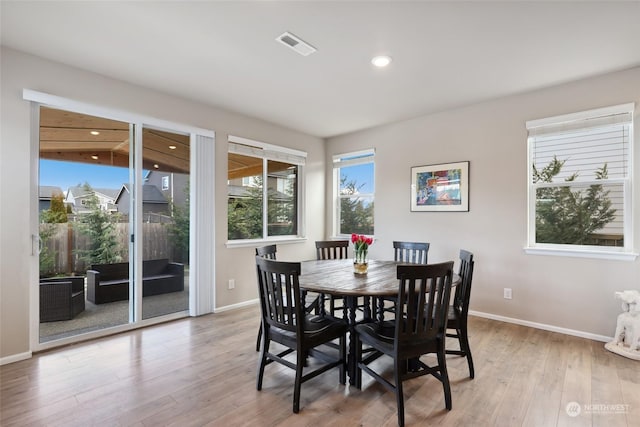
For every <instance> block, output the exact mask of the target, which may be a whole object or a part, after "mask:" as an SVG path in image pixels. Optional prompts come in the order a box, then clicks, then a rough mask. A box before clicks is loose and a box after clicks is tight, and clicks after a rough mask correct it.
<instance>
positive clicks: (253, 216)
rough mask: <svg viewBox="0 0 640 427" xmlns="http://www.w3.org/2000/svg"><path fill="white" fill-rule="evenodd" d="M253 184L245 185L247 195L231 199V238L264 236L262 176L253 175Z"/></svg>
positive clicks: (228, 206) (228, 214) (257, 237)
mask: <svg viewBox="0 0 640 427" xmlns="http://www.w3.org/2000/svg"><path fill="white" fill-rule="evenodd" d="M253 181H254V182H253V185H252V186H249V187H244V191H245V192H246V195H243V197H237V198H233V199H229V203H228V205H227V218H228V228H229V229H228V231H227V234H228V237H229V240H237V239H259V238H261V237H262V177H259V176H255V177H253Z"/></svg>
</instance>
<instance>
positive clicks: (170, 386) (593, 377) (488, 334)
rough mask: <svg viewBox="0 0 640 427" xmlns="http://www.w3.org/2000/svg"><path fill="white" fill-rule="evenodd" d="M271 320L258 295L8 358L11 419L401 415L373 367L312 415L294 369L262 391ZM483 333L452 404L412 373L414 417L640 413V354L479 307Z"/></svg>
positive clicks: (614, 419) (320, 420) (110, 421)
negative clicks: (261, 364) (262, 355)
mask: <svg viewBox="0 0 640 427" xmlns="http://www.w3.org/2000/svg"><path fill="white" fill-rule="evenodd" d="M258 319H259V312H258V307H257V306H256V307H250V308H245V309H241V310H236V311H232V312H225V313H221V314H212V315H207V316H202V317H198V318H190V319H183V320H178V321H174V322H171V323H165V324H161V325H156V326H152V327H148V328H145V329H140V330H136V331H133V332H127V333H123V334H119V335H115V336H111V337H106V338H102V339H98V340H94V341H89V342H86V343H81V344H76V345H72V346H68V347H64V348H60V349H57V350H52V351H49V352H43V353H40V354H36V355H34V357H33V358H32V359H29V360H25V361H21V362H17V363H13V364H10V365H5V366H2V367H0V425H2V426H6V427H9V426H21V427H24V426H65V427H68V426H89V425H95V426H174V425H175V426H181V427H182V426H395V425H397V418H396V404H395V399H394V397H393V395H392V394H391V393H388V392H386V390H385V389H384V388H383V387H382V386H380V385H379V384H377V383H376V382H374V381H373V380H372V379H371V378H370V377H369V376H367V375H366V374H364V375H363V388H362V390H361V391H360V390H357V389H355V388H349V386H341V385H340V384H339V383H338V372H337V370H333V371H330V372H327V373H325V374H323V375H321V376H319V377H317V378H315V379H313V380H311V381H309V382H307V383H305V384H303V386H302V397H301V411H300V413H299V414H293V413H292V411H291V409H292V388H293V371H292V370H290V369H288V368H285V367H283V366H281V365H276V364H271V365H269V366H267V368H266V372H265V379H264V384H263V390H262V391H256V387H255V378H256V366H257V360H258V353H256V352H255V338H256V332H257V325H258ZM470 341H471V349H472V351H473V356H474V360H475V369H476V377H475V379H473V380H470V379H469V378H468V375H469V372H468V368H467V363H466V360H465V359H463V358H461V357H457V356H449V357H448V359H447V366H448V369H449V377H450V379H451V384H452V398H453V409H452V410H451V411H447V410H445V408H444V397H443V392H442V386H441V384H440V383H439V382H438V381H437V380H436V379H434V378H432V377H421V378H416V379H414V380H411V381H408V382H406V383H405V417H406V424H407V425H408V426H425V425H445V426H628V427H631V426H637V425H639V424H638V420H640V363H639V362H637V361H633V360H629V359H626V358H624V357H621V356H618V355H615V354H613V353H610V352H608V351H606V350H605V349H604V346H603V343H600V342H594V341H590V340H587V339H582V338H576V337H570V336H566V335H561V334H557V333H553V332H547V331H542V330H537V329H531V328H527V327H523V326H517V325H512V324H508V323H502V322H497V321H493V320H487V319H482V318H477V317H472V318H471V319H470ZM454 346H457V344H455V341H452V342H451V347H454ZM376 363H379V364H380V365H379V367H382V366H384V365H385V364H386V365H389V366H390V363H388V361H387V360H385V359H382V360H379V361H378V362H376ZM389 372H391V371H389ZM572 402H576V403H577V404H578V405H579V406H575V405H573V406H572ZM567 405H569V406H570V407H572V408H574V409H575V408H578V409H579V410H580V412H579V413H577V412H567V409H566V408H567Z"/></svg>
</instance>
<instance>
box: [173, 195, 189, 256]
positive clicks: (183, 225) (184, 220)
mask: <svg viewBox="0 0 640 427" xmlns="http://www.w3.org/2000/svg"><path fill="white" fill-rule="evenodd" d="M184 192H185V194H186V198H185V203H184V206H180V205H177V204H175V203H174V202H173V200H172V201H171V203H170V208H171V223H170V224H169V237H170V238H171V241H172V243H173V247H174V251H175V254H176V261H180V262H185V261H186V262H188V261H189V224H190V222H189V215H190V208H189V184H187V186H186V188H185V189H184Z"/></svg>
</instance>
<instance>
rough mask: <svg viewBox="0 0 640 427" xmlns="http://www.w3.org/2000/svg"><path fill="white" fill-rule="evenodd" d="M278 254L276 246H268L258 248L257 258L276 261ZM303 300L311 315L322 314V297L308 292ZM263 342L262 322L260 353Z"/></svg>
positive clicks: (258, 345)
mask: <svg viewBox="0 0 640 427" xmlns="http://www.w3.org/2000/svg"><path fill="white" fill-rule="evenodd" d="M276 252H278V247H277V246H276V245H266V246H261V247H258V248H256V256H259V257H262V258H266V259H273V260H275V259H276ZM301 297H302V300H303V301H304V306H305V312H307V313H311V312H312V311H315V313H316V314H318V313H319V312H320V295H317V294H312V293H309V292H307V291H302V292H301ZM261 340H262V322H261V323H260V327H259V328H258V338H257V340H256V351H260V341H261Z"/></svg>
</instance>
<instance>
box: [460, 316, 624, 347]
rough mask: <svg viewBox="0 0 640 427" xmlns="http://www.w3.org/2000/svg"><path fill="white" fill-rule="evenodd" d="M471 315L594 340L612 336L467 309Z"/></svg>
mask: <svg viewBox="0 0 640 427" xmlns="http://www.w3.org/2000/svg"><path fill="white" fill-rule="evenodd" d="M469 314H470V315H472V316H478V317H484V318H486V319H492V320H498V321H500V322H507V323H514V324H516V325H522V326H528V327H530V328H536V329H542V330H545V331H551V332H558V333H560V334H565V335H572V336H574V337H580V338H587V339H590V340H594V341H601V342H609V341H611V340H612V339H613V337H606V336H604V335H596V334H591V333H589V332H584V331H576V330H575V329H567V328H560V327H558V326H553V325H546V324H544V323H537V322H530V321H528V320H521V319H514V318H512V317H505V316H498V315H496V314H491V313H483V312H480V311H473V310H469Z"/></svg>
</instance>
